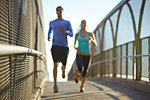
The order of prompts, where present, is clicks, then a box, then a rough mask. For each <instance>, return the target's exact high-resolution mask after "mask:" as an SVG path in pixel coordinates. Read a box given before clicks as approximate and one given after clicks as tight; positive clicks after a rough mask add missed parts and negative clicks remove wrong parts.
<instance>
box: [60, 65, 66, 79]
mask: <svg viewBox="0 0 150 100" xmlns="http://www.w3.org/2000/svg"><path fill="white" fill-rule="evenodd" d="M61 69H62V78H65V69H66V65H62V67H61Z"/></svg>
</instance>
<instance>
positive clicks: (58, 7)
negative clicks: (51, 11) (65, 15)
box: [56, 6, 64, 11]
mask: <svg viewBox="0 0 150 100" xmlns="http://www.w3.org/2000/svg"><path fill="white" fill-rule="evenodd" d="M58 8H61V10H64V9H63V7H62V6H58V7H57V8H56V11H57V9H58Z"/></svg>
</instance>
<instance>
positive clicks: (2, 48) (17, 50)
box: [0, 44, 45, 58]
mask: <svg viewBox="0 0 150 100" xmlns="http://www.w3.org/2000/svg"><path fill="white" fill-rule="evenodd" d="M21 53H31V54H36V55H39V56H43V57H44V58H45V55H43V54H42V53H41V52H39V51H36V50H34V49H31V48H26V47H23V46H14V45H7V44H0V56H3V55H11V54H21Z"/></svg>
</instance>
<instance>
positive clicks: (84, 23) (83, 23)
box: [81, 20, 86, 28]
mask: <svg viewBox="0 0 150 100" xmlns="http://www.w3.org/2000/svg"><path fill="white" fill-rule="evenodd" d="M85 27H86V21H85V20H82V21H81V28H85Z"/></svg>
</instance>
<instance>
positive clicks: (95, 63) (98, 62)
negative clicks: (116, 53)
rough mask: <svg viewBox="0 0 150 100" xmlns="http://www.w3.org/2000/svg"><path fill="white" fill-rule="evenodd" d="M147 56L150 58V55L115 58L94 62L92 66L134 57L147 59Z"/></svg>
mask: <svg viewBox="0 0 150 100" xmlns="http://www.w3.org/2000/svg"><path fill="white" fill-rule="evenodd" d="M147 56H150V54H147V55H133V56H121V57H114V58H110V59H105V60H101V61H97V62H94V63H93V64H91V66H94V65H97V64H100V63H104V62H107V61H112V60H117V59H123V58H133V57H135V58H137V57H147Z"/></svg>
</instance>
